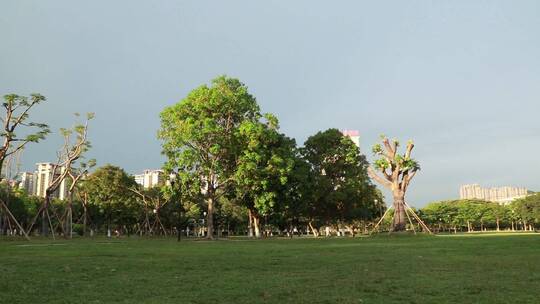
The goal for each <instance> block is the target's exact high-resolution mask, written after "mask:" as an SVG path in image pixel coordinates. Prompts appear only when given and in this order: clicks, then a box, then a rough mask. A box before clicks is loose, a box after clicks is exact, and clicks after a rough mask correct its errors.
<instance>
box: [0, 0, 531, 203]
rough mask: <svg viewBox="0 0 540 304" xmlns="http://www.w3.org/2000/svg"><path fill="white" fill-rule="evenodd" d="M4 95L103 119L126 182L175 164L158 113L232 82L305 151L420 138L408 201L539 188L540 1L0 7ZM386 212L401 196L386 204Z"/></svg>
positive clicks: (100, 123)
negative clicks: (354, 136)
mask: <svg viewBox="0 0 540 304" xmlns="http://www.w3.org/2000/svg"><path fill="white" fill-rule="evenodd" d="M0 12H1V14H0V95H4V94H8V93H16V94H20V95H28V94H30V93H32V92H39V93H41V94H43V95H45V96H46V97H47V101H46V103H43V104H41V105H39V106H38V107H37V108H36V109H35V110H34V111H33V113H32V114H31V117H32V118H33V119H34V120H36V121H43V122H47V123H48V124H49V125H50V126H51V128H52V130H53V131H55V132H54V133H53V134H50V135H49V136H48V138H47V139H46V140H45V141H43V142H41V143H39V144H33V145H31V146H29V147H28V148H27V149H26V150H25V152H24V154H23V155H22V167H23V169H24V170H33V169H34V167H35V163H37V162H45V161H54V160H55V159H56V152H55V151H56V150H57V149H58V148H59V147H60V145H61V137H60V135H59V133H58V129H59V128H61V127H69V126H70V125H72V124H73V123H74V121H75V118H74V116H73V115H72V113H74V112H80V113H84V112H95V113H96V118H95V120H94V121H92V122H91V125H90V130H89V137H90V140H91V142H92V145H93V148H92V150H91V151H90V152H89V153H88V157H89V158H96V159H97V161H98V164H100V165H104V164H107V163H111V164H114V165H118V166H121V167H123V168H125V170H126V171H128V172H129V173H133V174H135V173H139V172H141V171H142V170H144V169H148V168H159V167H161V166H162V164H163V162H164V158H163V156H162V155H161V153H160V151H161V147H160V142H159V141H158V140H157V137H156V134H157V130H158V129H159V125H160V122H159V113H160V112H161V111H162V110H163V109H164V108H165V107H166V106H169V105H172V104H174V103H177V102H179V101H181V100H182V99H183V98H184V97H185V96H186V95H187V93H188V92H189V91H191V90H192V89H194V88H196V87H198V86H200V85H202V84H205V83H209V82H210V80H211V79H212V78H215V77H216V76H218V75H222V74H226V75H228V76H231V77H236V78H239V79H240V80H241V81H242V82H243V83H245V84H246V85H247V86H248V87H249V91H250V92H251V93H252V94H253V95H254V96H255V97H256V98H257V101H258V103H259V104H260V106H261V109H262V111H263V112H271V113H274V114H276V115H277V117H278V118H279V120H280V125H281V130H282V131H283V132H284V133H286V134H287V135H289V136H291V137H294V138H295V139H296V140H297V143H298V144H300V145H301V144H303V142H304V141H305V139H306V138H307V137H309V136H310V135H313V134H315V133H316V132H318V131H320V130H325V129H327V128H338V129H355V130H358V131H359V132H360V135H361V139H360V144H361V151H362V153H364V154H366V155H367V156H368V159H369V160H372V157H371V155H370V154H371V152H370V151H371V146H372V145H373V144H375V143H376V142H377V141H378V140H379V135H380V134H385V135H387V136H389V137H391V138H393V137H396V138H399V139H400V140H401V141H402V142H403V143H405V142H406V141H407V140H408V139H413V140H414V142H415V144H416V147H415V153H414V156H415V157H416V159H417V160H418V161H419V162H420V164H421V167H422V170H421V172H419V174H417V176H416V177H415V179H414V180H413V182H412V184H411V186H410V188H409V193H408V196H407V200H408V202H409V203H410V204H411V205H414V206H419V207H421V206H424V205H425V204H427V203H428V202H431V201H436V200H444V199H454V198H458V196H459V186H460V185H462V184H468V183H479V184H481V185H483V186H505V185H513V186H524V187H527V188H529V189H531V190H540V178H539V177H540V159H539V158H540V153H539V151H540V123H539V122H538V120H537V118H538V116H539V114H540V85H539V84H540V56H539V54H540V2H539V1H370V2H368V1H356V0H355V1H312V0H309V1H264V2H263V1H248V0H246V1H201V0H193V1H134V0H130V1H96V0H94V1H85V2H83V1H39V0H36V1H25V0H18V1H1V2H0ZM387 199H388V200H389V199H390V198H387Z"/></svg>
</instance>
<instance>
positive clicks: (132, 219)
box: [83, 165, 142, 236]
mask: <svg viewBox="0 0 540 304" xmlns="http://www.w3.org/2000/svg"><path fill="white" fill-rule="evenodd" d="M133 187H135V180H134V179H133V178H132V177H131V176H129V175H128V174H127V173H126V172H125V171H124V170H123V169H122V168H120V167H116V166H113V165H105V166H103V167H100V168H98V169H97V170H96V171H95V172H93V173H92V174H90V175H89V176H88V177H87V178H86V179H85V180H84V182H83V188H84V191H85V192H86V193H88V200H89V202H90V203H91V204H93V205H97V206H99V210H100V213H101V214H102V215H103V216H104V220H105V223H106V226H107V236H110V235H111V227H112V225H113V224H116V225H117V226H126V227H128V226H130V225H133V224H136V222H137V221H138V218H139V213H140V212H141V210H142V208H141V206H139V205H138V204H137V200H136V199H135V197H134V194H133V193H132V192H131V191H130V189H132V188H133ZM127 229H128V232H129V227H128V228H127Z"/></svg>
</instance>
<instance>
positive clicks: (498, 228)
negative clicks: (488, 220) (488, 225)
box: [497, 218, 501, 231]
mask: <svg viewBox="0 0 540 304" xmlns="http://www.w3.org/2000/svg"><path fill="white" fill-rule="evenodd" d="M497 231H501V229H500V226H499V218H497Z"/></svg>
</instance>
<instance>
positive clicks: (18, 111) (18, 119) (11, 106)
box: [0, 94, 50, 238]
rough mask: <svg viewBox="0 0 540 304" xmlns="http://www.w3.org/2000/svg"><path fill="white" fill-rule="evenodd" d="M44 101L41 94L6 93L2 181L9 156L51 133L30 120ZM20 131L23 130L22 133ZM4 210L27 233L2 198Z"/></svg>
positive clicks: (0, 162)
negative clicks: (36, 108) (35, 109)
mask: <svg viewBox="0 0 540 304" xmlns="http://www.w3.org/2000/svg"><path fill="white" fill-rule="evenodd" d="M43 101H45V97H44V96H42V95H40V94H31V95H30V97H26V96H19V95H16V94H8V95H4V102H3V103H2V107H3V108H4V110H5V113H4V115H3V116H2V117H0V121H1V123H2V129H1V130H0V136H1V137H2V139H3V140H2V146H1V147H0V181H2V180H3V179H4V176H3V174H2V173H3V169H4V168H3V167H4V162H5V161H6V159H7V158H9V157H11V156H12V155H14V154H16V153H19V152H20V151H22V149H24V147H25V146H26V145H27V144H28V143H31V142H34V143H35V142H39V141H40V140H42V139H44V138H45V137H46V135H47V134H49V133H50V130H49V126H48V125H46V124H44V123H37V122H29V121H28V118H29V116H30V111H31V110H32V108H33V107H34V106H36V105H37V104H39V103H41V102H43ZM19 131H21V132H22V135H21V132H19ZM16 132H17V133H19V135H17V133H16ZM2 210H4V211H5V212H6V214H7V215H8V216H9V218H10V219H11V221H13V222H14V223H15V224H16V225H17V226H18V227H19V229H21V230H22V231H23V232H24V233H25V235H26V232H25V231H24V229H23V227H22V226H21V225H20V223H19V222H18V221H17V219H16V218H15V217H14V216H13V214H12V213H11V211H10V210H9V207H8V205H7V204H6V203H5V202H4V201H3V200H1V199H0V211H2ZM27 238H28V236H27Z"/></svg>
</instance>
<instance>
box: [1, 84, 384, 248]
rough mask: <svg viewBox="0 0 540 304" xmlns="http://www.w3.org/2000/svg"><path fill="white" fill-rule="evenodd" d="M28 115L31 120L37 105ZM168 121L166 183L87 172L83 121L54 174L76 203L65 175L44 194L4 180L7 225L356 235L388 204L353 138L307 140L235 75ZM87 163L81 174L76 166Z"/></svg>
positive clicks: (164, 126)
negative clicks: (286, 130)
mask: <svg viewBox="0 0 540 304" xmlns="http://www.w3.org/2000/svg"><path fill="white" fill-rule="evenodd" d="M42 100H44V98H42V99H41V100H40V101H42ZM22 115H23V116H24V118H25V119H26V118H28V111H26V112H24V114H22ZM92 117H93V116H92ZM92 117H89V118H88V120H89V119H91V118H92ZM160 119H161V128H160V130H159V135H158V138H159V140H161V142H162V147H163V150H162V153H163V154H164V155H165V156H166V158H167V161H166V163H165V165H164V170H165V176H166V177H167V178H168V179H169V180H168V182H167V183H166V184H165V185H163V186H162V187H159V188H154V189H144V188H142V187H141V186H140V185H137V184H136V183H135V182H134V179H133V177H132V176H130V175H129V174H127V173H126V172H125V171H124V170H123V169H121V168H119V167H116V166H112V165H106V166H103V167H101V168H98V169H96V170H95V171H94V172H91V173H90V172H88V171H89V168H91V165H88V164H87V163H85V162H83V161H82V160H83V159H84V155H83V154H84V152H86V151H87V150H88V149H89V148H90V145H89V142H88V141H87V140H86V130H87V129H86V128H83V127H81V125H77V127H75V128H73V130H74V131H75V133H77V134H78V135H77V140H76V141H75V144H70V143H69V142H68V141H66V143H67V144H66V145H65V147H63V148H62V149H61V150H62V151H65V153H63V154H61V155H63V156H62V157H59V161H58V162H57V163H55V166H56V167H55V169H54V170H55V174H53V176H55V178H53V180H58V181H59V180H63V179H66V178H68V177H72V178H71V180H70V189H72V190H73V191H72V192H70V194H69V195H68V197H69V201H68V202H62V201H58V200H56V201H54V200H51V197H52V193H53V192H54V191H55V190H57V184H58V183H57V182H53V184H54V185H53V184H51V185H48V187H47V191H46V193H47V194H48V195H47V196H46V197H45V199H44V200H43V199H41V198H38V197H30V196H28V195H27V194H24V193H21V191H20V190H18V189H12V188H10V187H9V185H8V184H6V185H8V186H6V187H4V188H3V190H2V191H3V192H2V193H3V194H2V195H3V200H2V201H3V202H6V208H3V210H2V218H3V221H2V228H3V230H4V231H6V229H7V228H9V227H11V226H12V225H11V224H14V223H15V222H17V226H18V227H21V228H22V229H19V230H23V229H24V228H27V227H28V228H27V230H29V232H30V233H32V234H36V233H41V234H44V235H47V234H48V232H49V231H51V232H52V233H53V235H54V233H56V234H63V235H71V230H72V228H70V227H68V226H69V224H68V223H75V226H76V227H75V228H77V229H79V230H82V233H85V232H86V233H88V232H105V233H107V235H111V233H114V232H121V233H126V234H134V233H140V234H155V233H162V234H166V233H172V231H173V230H177V231H186V230H189V229H191V230H197V231H198V233H200V234H201V235H204V236H206V237H208V238H214V237H219V235H220V234H222V233H232V231H236V233H241V232H242V231H244V232H246V233H247V234H248V235H250V236H254V237H261V236H262V235H263V234H272V233H285V232H286V233H288V234H292V233H293V232H300V231H305V230H309V231H310V232H311V234H313V235H318V234H319V232H320V230H321V227H323V226H331V227H333V229H335V230H336V231H343V230H344V229H346V230H348V231H351V232H352V233H354V232H355V231H357V230H358V228H359V227H364V228H365V227H366V226H367V225H368V223H370V222H371V221H372V220H373V219H374V218H376V217H377V216H380V212H381V211H382V212H384V211H385V210H384V208H385V207H384V203H383V198H382V195H381V193H380V192H379V191H378V190H377V189H376V187H375V186H374V185H373V184H372V183H371V181H370V179H369V177H368V174H367V167H368V162H367V160H366V157H365V156H364V155H362V154H361V153H360V150H359V148H358V147H357V146H356V145H355V144H354V143H353V142H352V140H351V139H350V138H348V137H347V136H344V135H343V134H342V133H341V132H340V131H339V130H337V129H328V130H325V131H321V132H318V133H316V134H314V135H313V136H311V137H309V138H308V139H307V140H306V142H305V143H304V145H303V146H301V147H299V146H297V144H296V142H295V140H294V139H292V138H289V137H287V136H286V135H285V134H283V133H281V132H280V130H279V122H278V119H277V118H276V117H275V116H274V115H272V114H269V113H262V112H261V111H260V108H259V105H258V104H257V101H256V99H255V97H253V96H252V95H251V94H250V93H249V92H248V89H247V87H246V86H245V85H244V84H243V83H241V82H240V81H239V80H237V79H233V78H228V77H225V76H222V77H218V78H216V79H214V80H213V81H212V83H211V85H209V86H208V85H202V86H200V87H198V88H196V89H195V90H193V91H192V92H190V93H189V94H188V95H187V96H186V97H185V98H184V99H183V100H182V101H181V102H179V103H177V104H175V105H172V106H170V107H167V108H166V109H164V110H163V112H162V113H161V115H160ZM8 120H9V119H8ZM27 126H31V125H29V124H27ZM84 126H87V124H85V125H84ZM40 127H42V128H44V130H45V131H46V132H45V133H43V134H42V135H41V137H39V140H41V139H44V137H45V135H46V134H48V133H49V132H50V131H49V130H48V126H46V125H40ZM67 133H69V134H71V133H70V132H66V134H67ZM81 140H82V142H83V144H81ZM34 141H36V142H37V141H38V139H35V140H34ZM78 145H80V146H81V147H82V148H81V149H79V148H77V147H78ZM8 149H9V148H8ZM72 151H77V153H76V154H75V156H73V155H71V154H70V152H72ZM94 163H95V162H94V161H93V162H92V165H93V164H94ZM77 164H80V167H81V168H82V169H78V170H75V167H76V165H77ZM62 168H64V169H62ZM56 170H58V178H56V175H57V174H56ZM4 171H5V170H4ZM74 172H78V173H81V174H80V178H76V176H78V175H77V174H73V173H74ZM4 176H5V175H4ZM6 180H7V179H6V178H4V181H6ZM9 197H11V199H8V198H9ZM10 210H12V211H10ZM7 211H10V212H9V213H10V214H11V215H10V216H8V215H7V213H8V212H7ZM38 224H41V225H38ZM224 225H227V229H224ZM13 226H15V225H13ZM6 227H7V228H6ZM38 227H41V228H40V229H39V228H38ZM11 231H13V229H11Z"/></svg>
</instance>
